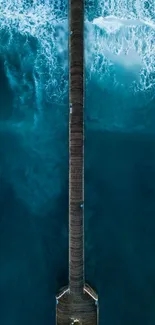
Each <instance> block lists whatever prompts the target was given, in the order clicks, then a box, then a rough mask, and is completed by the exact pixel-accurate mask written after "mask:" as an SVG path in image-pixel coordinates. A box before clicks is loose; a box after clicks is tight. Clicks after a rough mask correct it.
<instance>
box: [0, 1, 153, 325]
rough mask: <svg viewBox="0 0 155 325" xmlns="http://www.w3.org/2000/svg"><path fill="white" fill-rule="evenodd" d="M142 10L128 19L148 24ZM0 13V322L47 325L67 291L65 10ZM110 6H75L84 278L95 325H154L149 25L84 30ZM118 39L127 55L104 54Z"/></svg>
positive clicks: (58, 6) (60, 6) (40, 6)
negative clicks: (80, 9)
mask: <svg viewBox="0 0 155 325" xmlns="http://www.w3.org/2000/svg"><path fill="white" fill-rule="evenodd" d="M110 3H111V5H110ZM136 3H138V2H136ZM150 4H151V1H150ZM31 5H32V3H31ZM110 6H111V7H110ZM141 6H142V7H141V11H140V10H139V12H140V13H141V17H140V18H137V16H135V17H136V19H139V20H140V19H143V18H144V17H145V18H146V17H147V18H148V17H150V16H149V14H150V13H151V15H152V12H153V9H151V8H153V5H152V7H151V5H150V7H148V9H149V10H148V9H147V10H148V11H146V8H147V5H146V4H145V7H146V8H144V7H143V4H141ZM102 7H103V8H102ZM1 8H2V9H0V10H1V11H0V13H1V12H2V14H1V17H2V18H0V19H1V26H2V27H1V31H0V211H1V213H0V325H21V324H22V325H27V324H32V325H35V324H37V325H41V324H44V325H48V324H54V322H55V295H56V293H57V291H58V290H59V289H60V287H61V286H63V285H65V284H67V283H68V270H67V267H68V262H67V260H68V51H67V45H68V44H67V31H68V24H67V21H66V17H67V6H65V3H63V2H62V1H60V2H57V3H54V2H51V4H50V6H49V2H48V1H46V2H41V1H40V2H38V3H37V5H36V6H35V5H34V7H33V10H32V7H31V6H30V3H29V6H28V3H27V6H26V3H25V4H24V3H23V4H22V2H21V3H20V2H19V3H18V5H17V7H15V3H14V5H13V6H11V3H10V7H6V4H5V3H3V5H2V6H1ZM30 8H31V11H30ZM109 8H111V9H109V12H108V10H107V6H106V5H105V4H103V3H102V4H101V3H100V2H98V3H97V2H96V3H94V4H92V3H91V2H89V3H87V7H86V17H87V18H88V19H89V21H90V22H89V23H88V22H86V23H85V26H86V34H85V40H86V48H85V57H86V89H85V90H86V96H85V98H86V99H85V238H86V242H85V249H86V252H85V255H86V280H87V281H88V282H89V283H90V284H91V286H92V287H94V288H95V289H96V290H97V292H98V294H99V305H100V324H106V325H115V324H119V325H121V324H122V325H124V324H126V325H128V324H133V325H134V324H136V325H137V324H139V325H143V324H145V325H146V324H148V325H153V324H154V322H155V308H154V306H155V298H154V297H155V261H154V252H155V236H154V232H155V218H154V216H155V133H154V123H155V114H154V107H155V105H154V104H155V101H154V96H153V95H154V83H153V82H154V66H153V64H154V61H153V60H154V56H153V41H152V40H153V36H154V34H153V33H154V29H153V27H148V26H146V27H144V24H142V26H140V27H138V24H139V23H138V21H136V24H137V25H136V27H135V29H133V30H130V28H129V27H125V28H126V29H124V27H123V29H122V30H116V32H113V33H110V34H109V33H108V32H107V30H106V29H105V28H104V29H100V28H98V26H94V25H93V24H92V20H93V19H94V18H96V17H99V16H101V15H102V13H103V11H104V15H110V14H111V12H112V10H113V9H112V2H109ZM124 8H126V7H125V4H124ZM134 8H137V9H135V10H138V7H136V5H135V7H134ZM119 9H120V10H121V3H120V1H118V2H117V11H116V14H117V17H119V18H120V13H119ZM144 9H145V10H144ZM110 10H111V11H110ZM124 10H125V9H124ZM126 10H128V13H129V12H130V11H131V8H126ZM151 10H152V11H151ZM17 12H18V15H16V14H15V13H17ZM95 12H96V13H95ZM133 12H134V10H133ZM62 13H63V14H62ZM136 14H137V11H135V15H136ZM20 15H21V16H20ZM123 17H125V11H123ZM62 18H63V19H62ZM148 21H149V18H148ZM152 22H154V18H153V15H152ZM117 23H118V21H117ZM127 23H128V22H125V23H124V24H126V25H127ZM8 26H10V27H8ZM115 26H116V21H115V20H114V19H112V27H113V28H114V27H115ZM149 28H150V29H149ZM135 32H136V33H135ZM138 33H139V36H138ZM10 35H12V36H10ZM133 35H136V36H135V37H136V39H133ZM144 36H146V37H144ZM125 37H126V38H127V40H128V41H129V43H130V45H131V43H132V42H133V43H134V45H135V48H137V49H138V50H137V51H138V53H139V54H138V55H137V52H135V49H134V51H132V53H131V52H130V55H127V56H124V52H123V54H121V56H119V55H118V57H116V56H114V55H112V54H113V53H115V52H116V50H117V49H119V47H120V44H121V40H122V38H125ZM140 37H141V39H144V41H145V42H144V43H145V44H143V46H142V44H141V43H140V42H139V43H138V41H137V39H138V38H140ZM105 40H106V42H107V44H108V46H109V48H110V49H111V52H109V49H108V50H107V49H105ZM100 44H102V46H100ZM115 44H118V48H115ZM112 46H114V49H113V48H112ZM136 46H137V47H136ZM145 46H147V51H146V49H145V48H146V47H145ZM149 46H150V47H149ZM142 48H143V51H142ZM148 49H149V50H148ZM146 52H147V55H146ZM111 53H112V54H111ZM141 58H143V62H142V61H141ZM129 59H130V60H129ZM129 61H130V66H128V64H127V63H128V62H129ZM122 62H123V63H122ZM145 62H147V67H149V69H147V68H145V66H144V65H143V64H144V63H145ZM151 69H152V70H151ZM140 74H142V75H141V79H140V77H139V76H140ZM134 82H136V85H135V84H134ZM133 84H134V86H133ZM137 85H138V86H137ZM138 87H139V91H138V92H136V91H137V89H138ZM142 89H143V91H142Z"/></svg>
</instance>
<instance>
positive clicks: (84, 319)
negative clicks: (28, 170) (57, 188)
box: [56, 0, 99, 325]
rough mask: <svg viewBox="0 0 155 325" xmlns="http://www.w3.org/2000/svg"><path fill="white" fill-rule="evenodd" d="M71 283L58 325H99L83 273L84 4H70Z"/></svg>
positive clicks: (60, 297) (59, 306) (61, 297)
mask: <svg viewBox="0 0 155 325" xmlns="http://www.w3.org/2000/svg"><path fill="white" fill-rule="evenodd" d="M69 26H70V30H69V103H70V110H69V283H68V285H67V286H66V287H64V288H61V290H60V292H59V293H58V294H57V296H56V324H57V325H62V324H63V325H69V324H82V325H97V323H98V311H99V307H98V296H97V294H96V293H95V291H94V290H93V289H92V288H91V287H90V286H89V285H88V284H86V283H85V272H84V1H83V0H70V3H69Z"/></svg>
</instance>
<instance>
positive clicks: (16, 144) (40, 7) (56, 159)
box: [0, 0, 68, 214]
mask: <svg viewBox="0 0 155 325" xmlns="http://www.w3.org/2000/svg"><path fill="white" fill-rule="evenodd" d="M66 3H67V2H66ZM0 59H1V61H2V62H3V67H4V70H5V76H6V78H7V81H8V83H9V87H10V88H11V91H12V93H13V96H12V97H13V105H12V106H13V109H12V108H11V109H12V110H11V109H10V110H9V111H11V113H10V116H9V117H8V114H6V115H7V118H6V119H3V118H2V120H1V122H0V140H1V141H2V142H3V143H4V142H5V145H2V146H1V154H0V156H1V162H0V163H1V169H0V170H2V175H3V177H4V178H6V180H7V182H10V183H11V186H12V187H13V188H14V191H15V193H16V196H17V197H19V198H20V199H21V200H22V201H24V202H25V204H26V206H27V207H28V208H29V209H30V210H31V211H33V212H35V213H41V214H44V213H46V212H47V210H48V206H49V205H50V204H48V202H49V201H50V200H51V197H53V199H54V198H55V197H57V196H58V195H59V194H60V191H61V186H62V179H61V175H60V173H61V170H62V164H63V166H64V162H63V160H64V156H65V153H64V147H65V142H64V141H62V139H63V134H64V129H66V118H65V115H66V114H65V112H66V104H65V105H64V98H65V96H68V20H67V6H66V5H65V4H64V2H63V1H61V0H60V1H57V0H56V1H55V2H54V1H47V0H46V1H42V0H39V1H29V4H28V1H23V0H7V1H5V0H0ZM4 96H7V93H5V94H4ZM1 110H8V107H7V106H6V107H1ZM65 149H66V148H65ZM65 161H66V160H65ZM53 184H55V186H53ZM50 206H51V205H50Z"/></svg>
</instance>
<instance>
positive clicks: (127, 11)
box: [0, 0, 155, 213]
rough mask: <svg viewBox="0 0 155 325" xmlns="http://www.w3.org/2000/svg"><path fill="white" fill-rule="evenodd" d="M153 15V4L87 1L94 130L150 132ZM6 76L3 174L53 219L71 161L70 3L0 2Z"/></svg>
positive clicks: (1, 66)
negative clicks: (51, 205)
mask: <svg viewBox="0 0 155 325" xmlns="http://www.w3.org/2000/svg"><path fill="white" fill-rule="evenodd" d="M154 12H155V11H154V2H153V0H150V1H149V2H147V1H140V0H135V1H129V0H128V1H124V0H115V1H114V0H109V1H101V0H100V1H98V2H97V1H96V2H95V1H94V3H93V4H92V1H89V0H88V1H87V3H86V8H85V40H86V41H85V62H86V121H87V122H88V125H91V123H90V121H93V123H94V121H97V127H101V128H102V129H106V128H108V129H111V130H113V128H114V127H117V128H118V129H119V130H125V129H127V128H134V127H135V125H136V127H138V128H140V129H145V128H146V127H148V124H147V123H148V122H147V119H146V114H147V112H148V111H150V106H149V108H148V106H147V105H152V104H150V103H152V101H153V100H154V94H155V91H154V90H155V56H154V53H155V43H154V39H155V16H154ZM0 71H1V78H0V85H1V94H0V106H1V108H0V110H1V111H0V142H1V146H0V155H1V157H3V158H2V159H1V165H0V174H1V175H3V177H4V178H6V179H7V181H9V182H10V183H11V184H12V186H13V187H14V190H15V192H16V194H17V196H18V197H20V198H21V199H22V200H23V201H24V202H25V203H26V205H27V206H29V208H30V209H31V210H33V211H34V212H36V213H38V212H40V213H43V211H44V213H46V209H45V206H46V207H47V206H48V202H49V201H50V199H51V197H52V196H53V197H55V196H57V195H58V194H59V193H60V191H61V186H62V181H61V170H62V168H64V167H63V166H64V165H65V163H64V161H67V155H68V153H67V134H68V132H67V119H68V1H67V0H57V1H53V0H44V1H43V0H30V1H23V0H12V1H11V0H0ZM91 96H94V97H93V100H94V104H93V100H92V98H91ZM90 103H91V105H90ZM96 103H97V104H96ZM151 107H152V106H151ZM151 109H152V108H151ZM87 117H88V119H87ZM133 121H134V123H133ZM64 136H66V142H64V141H63V139H64ZM12 148H13V149H12ZM53 184H55V186H53Z"/></svg>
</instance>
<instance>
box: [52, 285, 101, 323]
mask: <svg viewBox="0 0 155 325" xmlns="http://www.w3.org/2000/svg"><path fill="white" fill-rule="evenodd" d="M67 289H68V287H66V288H64V289H63V291H62V292H61V293H60V294H59V296H57V305H56V324H58V325H62V324H64V325H69V324H72V322H73V320H78V321H79V323H80V324H82V325H97V324H98V313H99V310H98V297H97V295H96V294H95V293H94V298H93V297H92V296H90V294H89V293H88V292H89V287H86V289H87V291H85V290H84V293H83V294H81V295H79V296H77V295H72V294H71V293H70V292H69V290H68V291H67ZM63 292H64V294H63ZM92 293H93V290H92V289H91V294H92Z"/></svg>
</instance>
